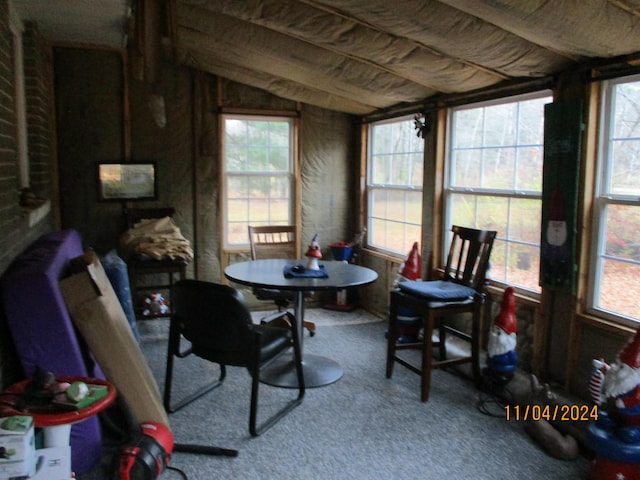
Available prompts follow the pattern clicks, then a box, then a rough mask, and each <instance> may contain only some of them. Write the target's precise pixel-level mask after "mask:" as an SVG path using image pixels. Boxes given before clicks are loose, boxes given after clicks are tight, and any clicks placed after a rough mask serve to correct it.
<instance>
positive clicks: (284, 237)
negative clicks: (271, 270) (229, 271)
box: [249, 225, 316, 336]
mask: <svg viewBox="0 0 640 480" xmlns="http://www.w3.org/2000/svg"><path fill="white" fill-rule="evenodd" d="M249 244H250V245H251V259H252V260H262V259H268V258H285V259H292V260H295V259H297V258H298V245H297V240H296V227H295V225H266V226H259V227H258V226H256V227H254V226H249ZM253 293H254V295H255V296H256V298H257V299H258V300H270V301H273V302H274V303H275V304H276V305H277V307H278V310H283V309H285V308H287V307H288V306H289V303H290V302H292V301H293V295H294V294H293V292H289V291H284V290H276V289H273V288H254V289H253ZM303 327H304V328H306V329H307V330H308V331H309V335H311V336H314V335H315V333H316V324H315V323H313V322H310V321H307V320H305V321H304V324H303Z"/></svg>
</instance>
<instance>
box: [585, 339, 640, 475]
mask: <svg viewBox="0 0 640 480" xmlns="http://www.w3.org/2000/svg"><path fill="white" fill-rule="evenodd" d="M602 363H604V362H602ZM597 366H598V365H596V367H597ZM603 367H604V370H603V373H604V381H603V382H602V396H603V397H604V399H605V401H604V403H603V404H602V408H601V409H599V410H598V415H597V419H596V421H595V422H591V423H590V424H589V425H588V427H587V434H586V440H587V442H588V443H589V445H590V446H591V448H592V449H593V450H594V451H595V452H596V457H595V459H594V461H593V462H592V464H591V470H590V472H589V474H590V476H589V478H592V479H594V480H628V479H632V478H634V479H635V478H640V329H638V330H637V331H636V333H635V335H634V336H633V338H632V339H631V340H630V341H629V342H628V343H627V344H626V345H625V346H624V347H623V349H622V350H621V351H620V353H619V354H618V356H617V357H616V361H615V362H613V363H612V364H611V365H610V366H603ZM593 375H594V374H592V379H591V380H592V381H593ZM594 400H595V399H594Z"/></svg>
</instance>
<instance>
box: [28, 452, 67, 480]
mask: <svg viewBox="0 0 640 480" xmlns="http://www.w3.org/2000/svg"><path fill="white" fill-rule="evenodd" d="M35 453H36V473H35V475H34V476H32V477H29V480H69V479H70V478H71V447H50V448H39V449H38V450H36V452H35Z"/></svg>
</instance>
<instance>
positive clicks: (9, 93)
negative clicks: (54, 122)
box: [0, 0, 53, 274]
mask: <svg viewBox="0 0 640 480" xmlns="http://www.w3.org/2000/svg"><path fill="white" fill-rule="evenodd" d="M48 52H49V49H48V48H47V47H46V45H45V43H44V41H43V40H42V37H41V36H40V35H39V33H38V30H37V27H36V26H35V25H33V24H27V25H25V30H24V33H23V55H24V60H25V66H24V73H25V95H26V108H27V131H28V148H29V164H30V178H31V183H32V187H33V189H34V191H35V192H36V193H37V194H38V195H41V196H43V197H45V198H51V195H52V193H53V182H52V174H51V158H52V156H51V155H52V153H51V145H52V142H51V135H52V129H51V118H52V115H51V108H50V105H51V100H50V99H51V95H52V92H51V88H50V87H49V80H48V78H49V73H48V72H49V66H48V55H49V53H48ZM16 148H17V147H16V113H15V85H14V69H13V40H12V35H11V30H10V27H9V9H8V4H7V0H0V231H1V232H2V235H0V274H2V272H4V271H5V270H6V268H7V267H8V265H9V264H10V263H11V260H12V259H13V258H14V257H15V256H16V255H17V254H18V253H20V252H21V251H22V250H23V249H24V248H25V247H26V246H27V245H29V244H30V243H31V242H32V241H33V240H35V239H36V238H38V237H39V236H40V235H41V234H42V233H45V232H47V231H50V230H51V229H52V228H53V217H52V215H51V214H49V215H48V217H47V218H45V219H44V220H42V221H40V222H39V223H38V224H36V225H35V226H33V227H30V226H29V224H28V222H27V220H26V219H25V218H24V216H23V215H22V212H21V209H20V206H19V204H18V199H19V189H20V184H19V167H18V161H17V151H16Z"/></svg>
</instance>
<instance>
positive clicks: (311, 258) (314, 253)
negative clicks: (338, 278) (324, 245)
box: [305, 233, 322, 270]
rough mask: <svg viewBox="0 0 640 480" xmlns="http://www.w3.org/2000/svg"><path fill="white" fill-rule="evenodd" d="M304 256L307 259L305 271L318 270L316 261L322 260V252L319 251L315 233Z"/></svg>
mask: <svg viewBox="0 0 640 480" xmlns="http://www.w3.org/2000/svg"><path fill="white" fill-rule="evenodd" d="M305 256H306V257H307V258H308V260H307V270H320V265H318V260H319V259H320V258H322V252H321V251H320V244H319V243H318V234H317V233H316V234H315V235H314V236H313V239H312V240H311V243H310V244H309V248H308V249H307V253H305Z"/></svg>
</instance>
